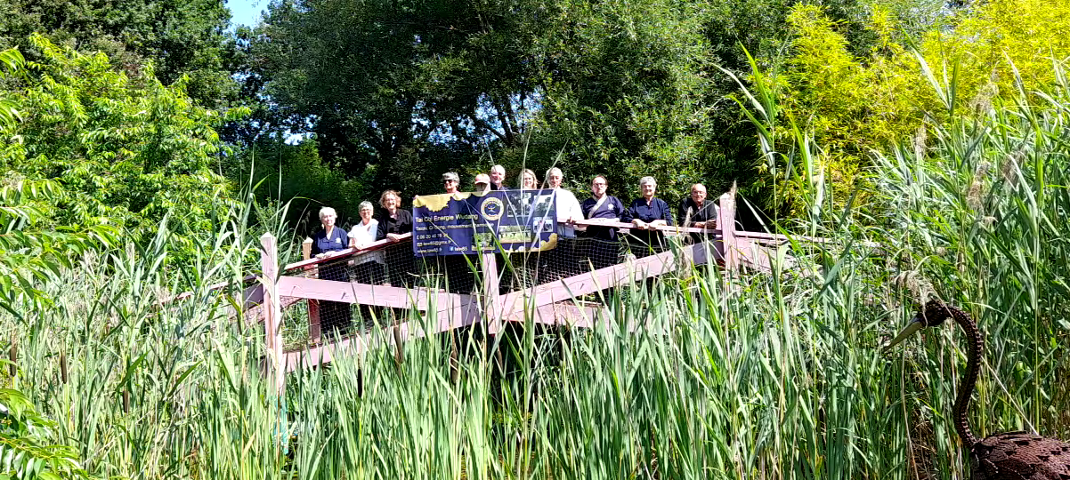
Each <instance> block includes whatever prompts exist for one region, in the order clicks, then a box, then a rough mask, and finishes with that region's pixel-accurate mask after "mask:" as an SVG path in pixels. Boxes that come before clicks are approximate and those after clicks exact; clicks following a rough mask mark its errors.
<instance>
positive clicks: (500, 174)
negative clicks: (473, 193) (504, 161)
mask: <svg viewBox="0 0 1070 480" xmlns="http://www.w3.org/2000/svg"><path fill="white" fill-rule="evenodd" d="M507 188H509V187H507V186H505V167H503V166H501V165H495V166H493V167H490V189H491V190H505V189H507Z"/></svg>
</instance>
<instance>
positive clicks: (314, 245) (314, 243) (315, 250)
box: [311, 232, 323, 258]
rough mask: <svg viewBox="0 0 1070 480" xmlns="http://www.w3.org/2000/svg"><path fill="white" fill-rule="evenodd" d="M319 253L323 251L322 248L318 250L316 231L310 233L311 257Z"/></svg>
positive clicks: (318, 240) (318, 237) (318, 242)
mask: <svg viewBox="0 0 1070 480" xmlns="http://www.w3.org/2000/svg"><path fill="white" fill-rule="evenodd" d="M321 253H323V250H320V235H319V232H316V233H313V234H312V250H311V255H312V258H316V257H317V256H319V254H321Z"/></svg>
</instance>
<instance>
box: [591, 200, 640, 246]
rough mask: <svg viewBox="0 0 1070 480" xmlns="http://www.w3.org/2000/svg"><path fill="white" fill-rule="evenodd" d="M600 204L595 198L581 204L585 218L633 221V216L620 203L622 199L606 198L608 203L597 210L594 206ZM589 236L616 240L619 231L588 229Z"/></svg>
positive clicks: (593, 227)
mask: <svg viewBox="0 0 1070 480" xmlns="http://www.w3.org/2000/svg"><path fill="white" fill-rule="evenodd" d="M597 203H598V200H595V199H594V198H588V199H587V200H584V201H583V203H582V204H580V210H583V218H586V219H592V218H619V219H620V221H621V222H630V221H632V218H631V216H630V215H629V214H628V210H626V209H625V208H624V204H623V203H621V202H620V199H618V198H617V197H614V196H612V195H607V196H606V201H604V202H602V205H599V206H598V209H597V210H595V208H594V206H595V204H597ZM587 236H589V237H595V238H602V239H605V240H616V239H617V229H616V228H611V227H596V226H588V227H587Z"/></svg>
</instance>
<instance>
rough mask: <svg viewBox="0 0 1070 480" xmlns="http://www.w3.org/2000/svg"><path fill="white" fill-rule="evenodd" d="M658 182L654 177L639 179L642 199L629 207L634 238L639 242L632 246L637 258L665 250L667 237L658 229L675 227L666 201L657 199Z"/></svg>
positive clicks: (633, 202) (636, 200) (638, 199)
mask: <svg viewBox="0 0 1070 480" xmlns="http://www.w3.org/2000/svg"><path fill="white" fill-rule="evenodd" d="M657 189H658V182H657V180H654V177H643V178H641V179H639V192H640V193H641V194H642V196H641V197H640V198H637V199H635V200H633V201H632V203H631V205H629V206H628V215H630V216H631V218H632V225H633V226H634V227H635V228H633V229H632V236H633V237H635V240H636V241H637V242H636V244H635V245H633V246H632V253H633V254H635V256H636V257H645V256H648V255H650V254H652V253H657V252H659V251H661V250H664V249H665V235H664V234H663V233H661V230H658V228H657V227H664V226H671V225H673V218H672V211H671V210H670V209H669V204H668V203H665V200H662V199H660V198H656V197H655V196H654V195H655V193H657Z"/></svg>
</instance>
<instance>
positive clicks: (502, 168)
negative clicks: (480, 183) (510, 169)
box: [490, 165, 505, 175]
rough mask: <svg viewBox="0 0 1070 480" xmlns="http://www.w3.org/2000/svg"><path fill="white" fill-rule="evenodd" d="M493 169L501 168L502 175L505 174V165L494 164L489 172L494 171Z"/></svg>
mask: <svg viewBox="0 0 1070 480" xmlns="http://www.w3.org/2000/svg"><path fill="white" fill-rule="evenodd" d="M495 170H501V172H502V175H505V167H503V166H501V165H495V166H493V167H490V171H491V172H494V171H495Z"/></svg>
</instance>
